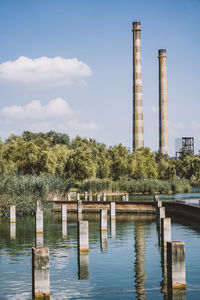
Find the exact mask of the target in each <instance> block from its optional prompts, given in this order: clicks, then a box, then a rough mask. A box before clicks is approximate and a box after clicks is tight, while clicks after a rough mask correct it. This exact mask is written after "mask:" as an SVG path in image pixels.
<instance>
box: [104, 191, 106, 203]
mask: <svg viewBox="0 0 200 300" xmlns="http://www.w3.org/2000/svg"><path fill="white" fill-rule="evenodd" d="M103 201H106V193H105V192H104V193H103Z"/></svg>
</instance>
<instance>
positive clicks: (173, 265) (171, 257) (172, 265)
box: [167, 241, 186, 291]
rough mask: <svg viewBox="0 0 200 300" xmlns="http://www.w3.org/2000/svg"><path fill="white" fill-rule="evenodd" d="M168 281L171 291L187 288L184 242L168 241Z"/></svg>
mask: <svg viewBox="0 0 200 300" xmlns="http://www.w3.org/2000/svg"><path fill="white" fill-rule="evenodd" d="M167 283H168V289H169V290H170V291H171V290H185V289H186V274H185V243H184V242H181V241H171V242H167Z"/></svg>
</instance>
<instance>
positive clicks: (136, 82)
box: [132, 22, 144, 152]
mask: <svg viewBox="0 0 200 300" xmlns="http://www.w3.org/2000/svg"><path fill="white" fill-rule="evenodd" d="M132 31H133V152H134V151H135V150H137V149H138V148H140V147H144V126H143V103H142V102H143V101H142V68H141V39H140V32H141V26H140V22H133V29H132Z"/></svg>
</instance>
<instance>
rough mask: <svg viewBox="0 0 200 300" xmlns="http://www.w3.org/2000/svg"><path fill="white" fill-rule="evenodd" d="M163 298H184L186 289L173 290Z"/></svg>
mask: <svg viewBox="0 0 200 300" xmlns="http://www.w3.org/2000/svg"><path fill="white" fill-rule="evenodd" d="M164 300H186V291H185V290H184V291H174V292H173V293H168V294H167V295H165V297H164Z"/></svg>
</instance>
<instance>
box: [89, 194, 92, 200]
mask: <svg viewBox="0 0 200 300" xmlns="http://www.w3.org/2000/svg"><path fill="white" fill-rule="evenodd" d="M89 201H92V193H90V194H89Z"/></svg>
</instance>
